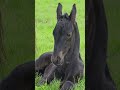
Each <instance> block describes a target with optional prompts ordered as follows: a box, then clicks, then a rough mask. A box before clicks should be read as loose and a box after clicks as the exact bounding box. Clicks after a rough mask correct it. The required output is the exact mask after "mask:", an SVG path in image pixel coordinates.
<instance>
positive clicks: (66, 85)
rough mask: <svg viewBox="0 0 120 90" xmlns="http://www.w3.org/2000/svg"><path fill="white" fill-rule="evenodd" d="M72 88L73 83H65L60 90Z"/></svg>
mask: <svg viewBox="0 0 120 90" xmlns="http://www.w3.org/2000/svg"><path fill="white" fill-rule="evenodd" d="M73 86H74V84H73V82H71V81H66V82H65V83H64V84H63V85H62V87H61V89H60V90H72V89H73Z"/></svg>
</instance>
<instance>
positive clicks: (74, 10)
mask: <svg viewBox="0 0 120 90" xmlns="http://www.w3.org/2000/svg"><path fill="white" fill-rule="evenodd" d="M69 17H70V20H71V21H72V22H73V23H74V22H75V18H76V4H73V7H72V10H71V13H70V16H69Z"/></svg>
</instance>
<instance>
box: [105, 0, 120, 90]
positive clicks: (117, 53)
mask: <svg viewBox="0 0 120 90" xmlns="http://www.w3.org/2000/svg"><path fill="white" fill-rule="evenodd" d="M104 6H105V11H106V16H107V23H108V60H107V61H108V65H109V68H110V72H111V75H112V78H113V80H114V81H115V83H116V86H117V90H120V0H114V1H113V0H104Z"/></svg>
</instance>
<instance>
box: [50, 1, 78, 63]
mask: <svg viewBox="0 0 120 90" xmlns="http://www.w3.org/2000/svg"><path fill="white" fill-rule="evenodd" d="M56 11H57V24H56V26H55V28H54V31H53V36H54V52H53V55H52V57H51V61H52V62H53V63H54V64H56V65H62V64H63V63H64V57H65V56H66V55H67V53H68V52H69V50H70V48H71V46H72V44H73V43H74V41H75V23H76V22H75V18H76V5H75V4H74V5H73V8H72V10H71V13H70V15H68V14H67V13H65V14H64V15H62V5H61V4H60V3H59V4H58V7H57V10H56Z"/></svg>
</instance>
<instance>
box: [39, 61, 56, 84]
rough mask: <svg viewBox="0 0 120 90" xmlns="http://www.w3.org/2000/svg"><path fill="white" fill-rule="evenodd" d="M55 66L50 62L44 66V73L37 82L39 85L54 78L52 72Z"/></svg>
mask: <svg viewBox="0 0 120 90" xmlns="http://www.w3.org/2000/svg"><path fill="white" fill-rule="evenodd" d="M56 68H57V66H56V65H54V64H53V63H51V64H50V65H49V66H48V67H46V69H45V72H44V75H43V77H42V79H41V80H40V82H39V85H42V84H44V83H46V82H48V83H49V82H50V81H52V80H53V79H54V73H55V70H56Z"/></svg>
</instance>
